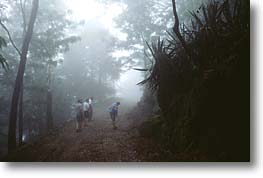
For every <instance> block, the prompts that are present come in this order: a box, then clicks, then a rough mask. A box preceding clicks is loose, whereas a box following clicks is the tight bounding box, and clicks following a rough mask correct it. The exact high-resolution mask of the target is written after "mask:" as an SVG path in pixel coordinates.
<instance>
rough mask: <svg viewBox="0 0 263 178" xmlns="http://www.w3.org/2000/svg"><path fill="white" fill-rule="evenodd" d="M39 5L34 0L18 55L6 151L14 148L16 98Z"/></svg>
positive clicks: (21, 82)
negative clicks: (18, 61)
mask: <svg viewBox="0 0 263 178" xmlns="http://www.w3.org/2000/svg"><path fill="white" fill-rule="evenodd" d="M38 6H39V0H34V1H33V5H32V10H31V15H30V20H29V24H28V27H27V31H26V34H25V37H24V40H23V45H22V51H21V56H20V63H19V68H18V73H17V76H16V80H15V86H14V91H13V95H12V102H11V109H10V114H9V130H8V151H9V152H10V151H12V150H14V149H15V148H16V121H17V109H18V100H19V95H20V92H21V88H22V84H23V78H24V72H25V66H26V61H27V53H28V49H29V44H30V41H31V38H32V34H33V29H34V24H35V20H36V17H37V11H38Z"/></svg>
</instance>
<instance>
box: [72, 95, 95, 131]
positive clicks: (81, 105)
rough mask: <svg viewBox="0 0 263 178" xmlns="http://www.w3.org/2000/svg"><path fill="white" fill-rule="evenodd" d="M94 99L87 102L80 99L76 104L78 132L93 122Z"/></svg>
mask: <svg viewBox="0 0 263 178" xmlns="http://www.w3.org/2000/svg"><path fill="white" fill-rule="evenodd" d="M92 105H93V97H90V98H87V99H86V100H84V101H83V100H82V99H79V100H78V102H77V104H76V106H75V107H76V120H77V124H76V131H77V132H80V131H81V129H82V128H83V127H84V126H87V125H88V122H90V121H91V120H92V116H93V106H92Z"/></svg>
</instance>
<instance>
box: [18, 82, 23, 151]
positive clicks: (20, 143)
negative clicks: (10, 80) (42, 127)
mask: <svg viewBox="0 0 263 178" xmlns="http://www.w3.org/2000/svg"><path fill="white" fill-rule="evenodd" d="M18 135H19V136H18V144H19V146H21V145H22V144H23V84H22V87H21V92H20V99H19V120H18Z"/></svg>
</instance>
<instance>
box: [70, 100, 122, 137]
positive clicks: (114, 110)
mask: <svg viewBox="0 0 263 178" xmlns="http://www.w3.org/2000/svg"><path fill="white" fill-rule="evenodd" d="M119 106H120V102H114V103H113V104H112V105H110V106H109V107H108V112H109V114H110V118H111V120H112V126H113V129H117V126H116V117H117V116H118V107H119ZM75 107H76V121H77V124H76V131H77V132H80V131H81V130H82V128H83V127H85V126H88V122H90V121H92V116H93V97H90V98H87V99H86V100H84V101H83V100H82V99H78V102H77V103H76V105H75Z"/></svg>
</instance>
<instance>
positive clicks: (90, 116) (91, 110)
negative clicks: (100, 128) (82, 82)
mask: <svg viewBox="0 0 263 178" xmlns="http://www.w3.org/2000/svg"><path fill="white" fill-rule="evenodd" d="M88 102H89V116H88V118H89V119H88V120H89V121H91V120H92V117H93V97H90V98H89V100H88Z"/></svg>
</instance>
